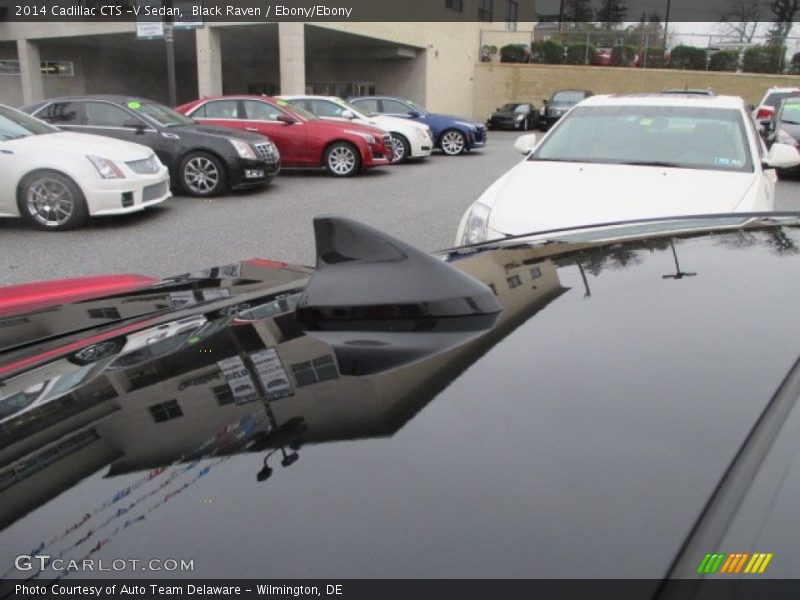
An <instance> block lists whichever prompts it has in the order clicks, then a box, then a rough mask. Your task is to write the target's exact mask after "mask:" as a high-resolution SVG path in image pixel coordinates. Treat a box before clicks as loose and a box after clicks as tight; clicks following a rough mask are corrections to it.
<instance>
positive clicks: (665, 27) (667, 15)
mask: <svg viewBox="0 0 800 600" xmlns="http://www.w3.org/2000/svg"><path fill="white" fill-rule="evenodd" d="M670 4H672V0H667V14H666V15H664V52H665V53H666V51H667V35H668V30H669V8H670Z"/></svg>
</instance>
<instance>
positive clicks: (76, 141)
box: [12, 131, 153, 162]
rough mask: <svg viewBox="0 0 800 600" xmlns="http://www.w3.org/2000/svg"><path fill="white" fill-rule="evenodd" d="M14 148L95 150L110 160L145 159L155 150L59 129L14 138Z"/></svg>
mask: <svg viewBox="0 0 800 600" xmlns="http://www.w3.org/2000/svg"><path fill="white" fill-rule="evenodd" d="M12 143H13V144H14V145H13V146H12V147H13V148H20V149H26V150H31V151H35V152H42V153H44V154H55V155H58V154H64V153H68V154H79V155H82V156H85V155H87V154H92V155H94V156H100V157H102V158H107V159H109V160H115V161H123V162H124V161H130V160H141V159H143V158H147V157H149V156H150V155H152V154H153V151H152V150H151V149H150V148H147V147H145V146H141V145H139V144H134V143H132V142H124V141H122V140H116V139H114V138H110V137H104V136H101V135H89V134H86V133H73V132H71V131H59V132H57V133H47V134H44V135H30V136H28V137H24V138H20V139H18V140H13V142H12Z"/></svg>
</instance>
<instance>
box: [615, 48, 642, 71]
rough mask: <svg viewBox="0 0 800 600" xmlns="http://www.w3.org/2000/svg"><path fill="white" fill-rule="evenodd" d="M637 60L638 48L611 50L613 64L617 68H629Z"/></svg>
mask: <svg viewBox="0 0 800 600" xmlns="http://www.w3.org/2000/svg"><path fill="white" fill-rule="evenodd" d="M634 58H636V48H634V47H633V46H614V47H613V48H611V64H612V65H614V66H615V67H627V66H629V65H630V64H631V61H632V60H633V59H634Z"/></svg>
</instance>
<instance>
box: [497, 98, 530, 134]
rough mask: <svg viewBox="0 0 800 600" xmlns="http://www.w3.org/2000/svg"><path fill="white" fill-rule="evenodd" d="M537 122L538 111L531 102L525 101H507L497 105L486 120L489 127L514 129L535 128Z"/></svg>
mask: <svg viewBox="0 0 800 600" xmlns="http://www.w3.org/2000/svg"><path fill="white" fill-rule="evenodd" d="M538 124H539V111H537V110H536V107H535V106H534V105H533V104H528V103H525V102H509V103H508V104H503V106H498V107H497V110H496V111H494V112H493V113H492V114H491V115H489V118H488V119H487V120H486V126H487V127H488V128H489V129H516V130H519V131H528V130H529V129H536V127H537V126H538Z"/></svg>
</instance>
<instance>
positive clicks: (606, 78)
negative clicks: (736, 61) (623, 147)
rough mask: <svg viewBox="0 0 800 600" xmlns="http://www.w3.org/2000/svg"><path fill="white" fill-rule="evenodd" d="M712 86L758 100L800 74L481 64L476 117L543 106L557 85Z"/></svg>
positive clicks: (624, 88) (622, 89)
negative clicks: (518, 104)
mask: <svg viewBox="0 0 800 600" xmlns="http://www.w3.org/2000/svg"><path fill="white" fill-rule="evenodd" d="M687 86H688V87H699V88H702V87H711V88H713V89H714V91H715V92H716V93H717V94H726V95H733V96H742V97H743V98H744V99H745V101H746V102H747V103H748V104H755V103H757V102H758V101H759V100H760V99H761V97H762V96H763V95H764V92H765V90H766V89H767V88H769V87H772V86H800V77H798V76H792V75H761V74H755V73H715V72H707V71H677V70H669V69H627V68H614V67H585V66H564V65H512V64H477V65H476V66H475V103H474V107H473V111H474V114H475V116H476V117H478V118H481V119H485V118H486V116H487V115H488V114H489V113H490V112H491V111H492V110H494V109H495V108H496V107H497V106H498V105H500V104H502V103H503V102H512V101H529V102H533V103H534V104H536V105H539V104H540V103H541V101H542V99H543V98H548V97H549V96H550V95H551V94H552V93H553V92H554V91H555V90H558V89H564V88H581V89H590V90H592V91H593V92H594V93H595V94H612V93H641V92H658V91H660V90H662V89H663V88H666V87H679V88H682V87H687Z"/></svg>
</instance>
